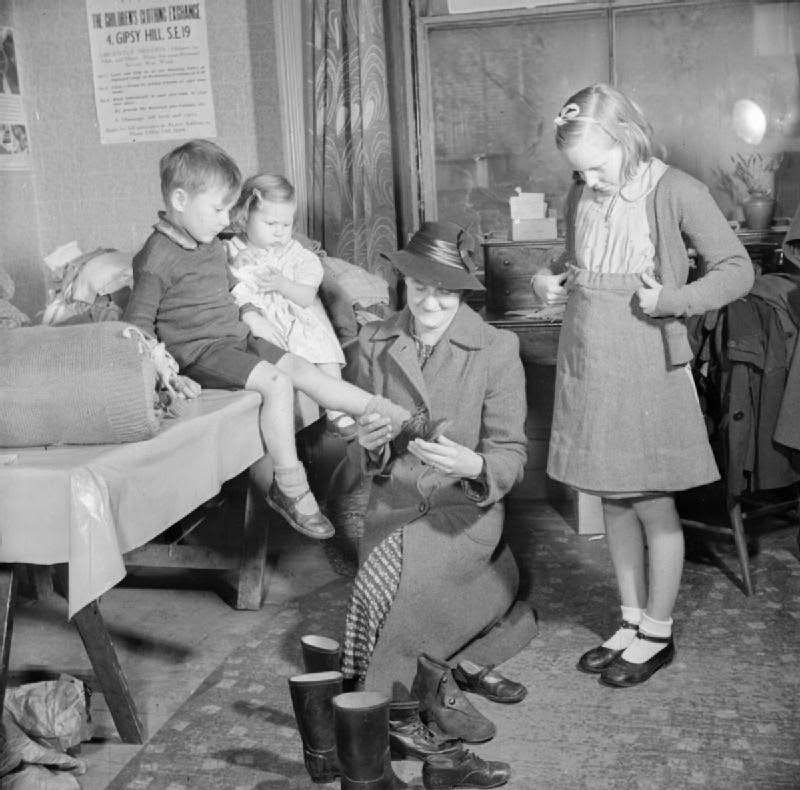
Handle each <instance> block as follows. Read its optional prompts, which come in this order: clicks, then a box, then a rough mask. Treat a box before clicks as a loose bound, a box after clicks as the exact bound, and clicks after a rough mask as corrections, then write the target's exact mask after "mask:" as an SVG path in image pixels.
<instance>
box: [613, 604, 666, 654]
mask: <svg viewBox="0 0 800 790" xmlns="http://www.w3.org/2000/svg"><path fill="white" fill-rule="evenodd" d="M639 630H640V631H641V632H642V633H644V634H647V635H648V636H660V637H668V636H672V618H671V617H670V618H669V620H654V619H653V618H652V617H650V615H649V614H647V612H644V613H643V614H642V620H641V622H640V623H639ZM666 646H667V643H666V642H650V641H648V640H646V639H634V640H633V642H631V644H630V645H629V646H628V648H627V649H626V650H625V652H624V653H623V654H622V658H624V659H625V660H626V661H630V662H631V663H632V664H644V662H645V661H649V660H650V659H651V658H652V657H653V656H654V655H655V654H656V653H658V652H659V651H660V650H663V649H664V648H665V647H666Z"/></svg>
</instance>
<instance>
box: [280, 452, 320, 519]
mask: <svg viewBox="0 0 800 790" xmlns="http://www.w3.org/2000/svg"><path fill="white" fill-rule="evenodd" d="M275 483H276V484H277V486H278V488H280V490H281V491H283V493H284V494H286V496H288V497H291V498H292V499H295V498H296V497H299V496H301V495H302V494H306V496H303V498H302V499H301V500H300V501H299V502H298V503H297V509H298V510H299V511H300V512H301V513H305V514H310V513H316V512H317V511H318V510H319V505H318V504H317V500H316V499H315V498H314V495H313V494H312V493H311V489H310V488H309V486H308V478H307V477H306V470H305V468H304V467H303V465H302V464H299V463H298V464H297V465H295V466H276V467H275Z"/></svg>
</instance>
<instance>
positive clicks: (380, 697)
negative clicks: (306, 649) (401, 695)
mask: <svg viewBox="0 0 800 790" xmlns="http://www.w3.org/2000/svg"><path fill="white" fill-rule="evenodd" d="M333 720H334V727H335V730H336V750H337V752H338V754H339V765H340V770H341V790H399V788H404V787H408V785H407V784H406V783H405V782H403V781H401V780H400V779H399V778H398V777H397V776H396V775H395V773H394V771H393V770H392V760H391V755H390V753H389V698H388V697H387V696H386V695H384V694H376V693H375V692H371V691H353V692H350V693H348V694H340V695H339V696H338V697H334V700H333Z"/></svg>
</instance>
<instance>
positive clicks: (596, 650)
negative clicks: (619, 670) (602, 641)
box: [575, 620, 639, 675]
mask: <svg viewBox="0 0 800 790" xmlns="http://www.w3.org/2000/svg"><path fill="white" fill-rule="evenodd" d="M619 627H620V628H626V629H630V630H631V631H638V630H639V626H638V625H636V624H635V623H629V622H628V621H627V620H623V621H622V622H621V623H620V626H619ZM623 652H624V648H623V649H622V650H612V649H611V648H610V647H603V646H602V645H600V646H599V647H593V648H592V649H591V650H587V651H586V652H585V653H584V654H583V655H582V656H581V657H580V658H579V659H578V663H577V664H576V665H575V668H576V669H579V670H580V671H581V672H587V673H588V674H590V675H597V674H599V673H600V672H602V671H603V670H604V669H605V668H606V667H607V666H609V665H610V664H611V663H612V662H613V661H614V660H615V659H617V658H619V657H620V656H621V655H622V653H623Z"/></svg>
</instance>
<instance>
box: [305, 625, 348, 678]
mask: <svg viewBox="0 0 800 790" xmlns="http://www.w3.org/2000/svg"><path fill="white" fill-rule="evenodd" d="M300 646H301V647H302V649H303V666H304V667H305V670H306V672H338V671H339V669H340V668H341V667H340V662H341V657H342V650H341V647H340V646H339V643H338V642H337V641H336V640H335V639H329V638H328V637H327V636H316V635H315V634H307V635H306V636H301V637H300Z"/></svg>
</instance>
